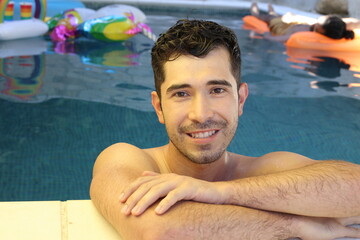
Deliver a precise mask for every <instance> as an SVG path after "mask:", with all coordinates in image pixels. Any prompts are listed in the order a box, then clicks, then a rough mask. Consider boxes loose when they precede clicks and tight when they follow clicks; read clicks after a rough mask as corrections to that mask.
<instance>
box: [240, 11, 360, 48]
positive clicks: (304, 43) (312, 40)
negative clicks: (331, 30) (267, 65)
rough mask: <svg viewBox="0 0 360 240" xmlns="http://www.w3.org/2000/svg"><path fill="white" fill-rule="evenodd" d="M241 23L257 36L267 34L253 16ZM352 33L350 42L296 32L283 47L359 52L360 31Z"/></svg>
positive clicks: (266, 30) (260, 22)
mask: <svg viewBox="0 0 360 240" xmlns="http://www.w3.org/2000/svg"><path fill="white" fill-rule="evenodd" d="M243 21H244V25H243V28H244V29H247V30H252V31H255V32H257V33H259V34H264V33H265V32H269V27H268V25H267V24H266V23H265V22H264V21H262V20H260V19H258V18H256V17H254V16H245V17H243ZM354 32H355V38H354V39H352V40H347V39H332V38H329V37H326V36H324V35H322V34H320V33H316V32H297V33H294V34H292V35H291V36H290V38H289V39H288V40H287V41H286V43H285V45H286V46H287V47H291V48H302V49H309V50H320V51H331V52H332V51H338V52H350V51H352V52H353V51H360V29H355V30H354Z"/></svg>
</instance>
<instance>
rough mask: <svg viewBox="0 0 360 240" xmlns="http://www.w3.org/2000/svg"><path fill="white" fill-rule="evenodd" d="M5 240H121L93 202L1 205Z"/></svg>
mask: <svg viewBox="0 0 360 240" xmlns="http://www.w3.org/2000/svg"><path fill="white" fill-rule="evenodd" d="M0 213H1V214H0V239H3V240H99V239H106V240H119V239H121V238H120V236H119V235H118V234H117V232H116V231H115V229H114V228H112V226H111V225H110V224H108V222H107V221H106V220H105V219H104V218H103V217H102V216H101V215H100V214H99V213H98V212H97V210H96V208H95V206H94V205H93V204H92V202H91V201H90V200H69V201H65V202H62V201H34V202H1V203H0Z"/></svg>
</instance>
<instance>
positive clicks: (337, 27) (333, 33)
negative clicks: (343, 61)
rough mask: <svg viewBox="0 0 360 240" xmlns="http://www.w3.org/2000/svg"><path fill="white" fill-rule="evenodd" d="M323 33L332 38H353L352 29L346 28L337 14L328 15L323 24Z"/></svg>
mask: <svg viewBox="0 0 360 240" xmlns="http://www.w3.org/2000/svg"><path fill="white" fill-rule="evenodd" d="M323 29H324V35H325V36H328V37H329V38H333V39H341V38H345V39H354V37H355V34H354V31H351V30H346V23H345V22H344V21H343V20H342V19H341V18H339V17H337V16H334V15H332V16H328V17H327V19H326V20H325V22H324V24H323Z"/></svg>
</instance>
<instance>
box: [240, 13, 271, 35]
mask: <svg viewBox="0 0 360 240" xmlns="http://www.w3.org/2000/svg"><path fill="white" fill-rule="evenodd" d="M243 21H244V25H243V28H244V29H247V30H252V31H255V32H257V33H259V34H263V33H265V32H269V31H270V30H269V27H268V25H267V23H266V22H264V21H262V20H260V19H258V18H257V17H254V16H245V17H243Z"/></svg>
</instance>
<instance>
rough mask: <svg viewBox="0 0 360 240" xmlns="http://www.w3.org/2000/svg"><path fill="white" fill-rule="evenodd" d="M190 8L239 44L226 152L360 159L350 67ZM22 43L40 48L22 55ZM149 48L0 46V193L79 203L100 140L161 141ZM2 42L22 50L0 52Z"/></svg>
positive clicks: (153, 16) (137, 42)
mask: <svg viewBox="0 0 360 240" xmlns="http://www.w3.org/2000/svg"><path fill="white" fill-rule="evenodd" d="M192 14H193V11H190V10H189V11H186V10H184V11H183V12H181V13H178V14H177V15H176V16H168V15H166V14H165V15H162V14H158V13H154V12H153V11H149V13H148V14H147V15H148V24H149V25H150V26H151V27H152V29H153V31H154V32H155V33H156V34H159V33H161V32H163V31H164V30H166V29H167V28H168V27H169V26H171V25H172V24H173V23H175V21H176V20H177V19H178V18H179V17H193V15H192ZM196 14H197V15H196V18H205V19H210V20H215V21H217V22H219V23H222V24H224V25H227V26H228V27H231V28H232V29H234V30H235V31H236V33H237V35H238V37H239V40H240V45H241V48H242V57H243V67H242V75H243V80H244V81H246V82H247V83H248V84H249V87H250V93H251V94H250V96H249V99H248V100H247V103H246V106H245V113H244V115H243V117H242V118H241V119H240V125H239V129H238V133H237V135H236V136H235V138H234V141H233V142H232V144H231V146H230V147H229V150H231V151H234V152H238V153H240V154H245V155H251V156H259V155H262V154H265V153H267V152H270V151H294V152H297V153H300V154H303V155H306V156H309V157H311V158H314V159H343V160H346V161H350V162H355V163H360V158H359V156H360V147H359V145H360V140H359V139H360V114H359V112H360V99H359V98H360V88H357V87H349V84H351V83H360V81H359V78H357V77H356V76H357V75H356V74H358V73H357V72H355V71H353V70H349V69H348V68H344V67H341V66H343V65H344V64H339V61H336V59H327V58H324V59H325V60H324V61H323V62H325V63H326V64H321V66H320V67H319V66H318V65H319V64H317V65H316V64H312V65H311V64H310V61H301V62H294V61H289V56H288V55H287V54H286V48H285V47H284V46H283V45H282V44H280V43H276V42H269V41H266V40H263V39H256V38H250V37H249V31H247V30H243V29H242V20H241V16H243V15H245V14H247V12H246V11H245V10H244V11H243V12H239V13H238V15H235V16H231V17H224V16H223V15H221V14H218V15H216V14H206V13H203V14H202V13H196ZM171 15H173V14H171ZM29 46H32V47H31V49H33V50H34V51H35V50H37V51H38V52H37V53H34V54H35V55H31V54H30V55H26V56H23V55H21V51H22V49H26V48H29ZM151 46H152V41H151V40H149V39H147V38H145V37H143V36H141V35H139V36H135V37H133V38H132V39H131V40H129V41H127V42H126V43H125V44H121V43H114V44H101V43H98V42H93V41H89V40H86V39H83V40H80V41H78V42H77V43H76V44H74V45H72V44H64V45H54V44H52V43H51V42H50V41H47V40H45V39H44V38H35V39H25V40H18V41H12V42H11V43H10V42H0V51H1V52H0V54H3V56H2V57H1V59H0V62H1V69H0V112H1V118H0V135H1V138H0V184H1V190H0V200H1V201H13V200H16V201H20V200H67V199H88V198H89V194H88V189H89V184H90V180H91V171H92V166H93V164H94V161H95V159H96V157H97V155H98V154H99V153H100V151H102V150H103V149H104V148H105V147H107V146H109V145H111V144H113V143H116V142H129V143H132V144H135V145H137V146H139V147H141V148H148V147H155V146H159V145H162V144H166V143H167V136H166V132H165V130H164V128H163V126H162V125H161V124H160V123H158V121H157V118H156V116H155V113H154V111H153V110H152V107H151V103H150V93H151V91H152V90H153V89H154V86H153V77H152V72H151V68H150V53H149V50H150V48H151ZM4 49H7V50H9V49H16V50H17V51H18V52H19V51H20V55H16V56H12V55H11V54H10V55H9V54H8V55H7V56H5V51H2V50H4ZM24 51H25V50H24ZM6 53H7V52H6ZM316 63H318V62H316ZM320 68H321V69H320ZM319 69H320V70H321V71H320V70H319ZM316 74H318V75H316ZM354 75H355V76H354ZM350 86H351V85H350ZM355 86H356V85H355Z"/></svg>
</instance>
